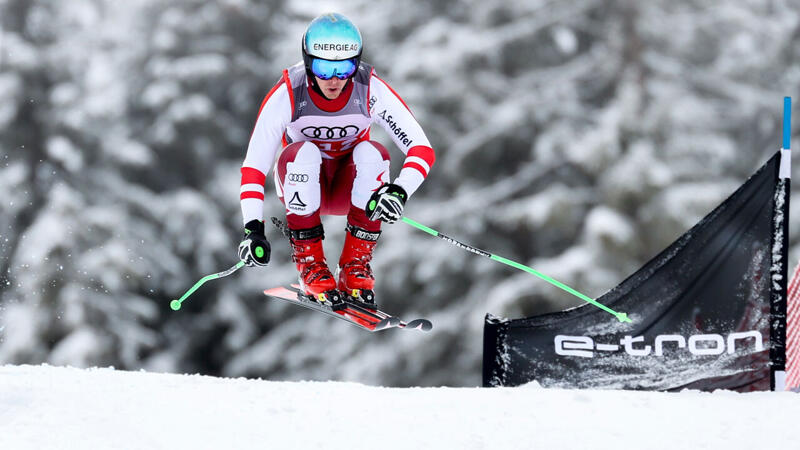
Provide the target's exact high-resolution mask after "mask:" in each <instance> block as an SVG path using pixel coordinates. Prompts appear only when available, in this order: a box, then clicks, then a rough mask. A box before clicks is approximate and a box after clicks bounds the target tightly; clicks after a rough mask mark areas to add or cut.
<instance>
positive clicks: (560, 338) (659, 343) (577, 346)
mask: <svg viewBox="0 0 800 450" xmlns="http://www.w3.org/2000/svg"><path fill="white" fill-rule="evenodd" d="M739 341H744V342H739ZM644 342H645V338H644V336H625V337H623V338H621V339H620V340H619V345H616V344H603V343H598V342H595V341H594V339H592V338H591V337H589V336H568V335H563V334H559V335H556V337H555V339H554V340H553V344H554V346H555V351H556V354H557V355H561V356H578V357H580V358H593V357H594V356H595V355H596V352H606V353H608V352H618V351H620V347H621V348H622V349H623V350H625V353H627V354H628V355H630V356H637V357H642V356H649V355H650V354H651V353H653V352H652V350H653V347H652V346H650V345H647V344H644ZM665 342H667V343H673V342H674V343H676V344H677V345H676V346H675V347H676V349H686V350H687V351H688V352H689V353H691V354H692V355H695V356H709V355H721V354H722V353H724V352H726V351H727V353H728V354H729V355H732V354H734V353H736V350H737V343H738V345H739V347H740V348H741V347H744V346H747V345H748V344H749V343H753V344H755V351H757V352H759V351H762V350H764V342H763V336H762V335H761V332H759V331H756V330H751V331H742V332H736V333H731V334H729V335H728V336H727V338H726V337H724V336H722V335H720V334H695V335H692V336H689V339H688V345H687V339H686V338H685V337H684V336H681V335H677V334H660V335H657V336H656V338H655V352H654V355H655V356H664V343H665ZM634 344H637V345H634ZM642 344H644V345H642Z"/></svg>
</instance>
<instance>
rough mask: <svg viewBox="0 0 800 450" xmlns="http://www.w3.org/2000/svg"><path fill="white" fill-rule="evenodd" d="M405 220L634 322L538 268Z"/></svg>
mask: <svg viewBox="0 0 800 450" xmlns="http://www.w3.org/2000/svg"><path fill="white" fill-rule="evenodd" d="M403 222H405V223H407V224H409V225H411V226H412V227H415V228H418V229H420V230H422V231H424V232H426V233H428V234H430V235H432V236H436V237H438V238H441V239H444V240H445V241H447V242H449V243H451V244H453V245H455V246H456V247H460V248H462V249H464V250H466V251H468V252H472V253H475V254H476V255H481V256H485V257H487V258H490V259H492V260H494V261H497V262H500V263H503V264H505V265H507V266H511V267H513V268H515V269H519V270H522V271H523V272H528V273H530V274H533V275H536V276H537V277H539V278H541V279H542V280H544V281H547V282H548V283H550V284H552V285H553V286H555V287H557V288H559V289H562V290H564V291H567V292H569V293H570V294H572V295H574V296H575V297H578V298H579V299H581V300H584V301H586V302H587V303H591V304H592V305H594V306H596V307H598V308H600V309H602V310H603V311H605V312H607V313H609V314H611V315H613V316H614V317H616V318H617V320H619V321H620V322H632V321H631V319H630V318H628V315H627V314H625V313H624V312H616V311H614V310H613V309H611V308H609V307H608V306H606V305H603V304H601V303H598V302H597V301H595V300H594V299H592V298H590V297H588V296H586V295H584V294H581V293H580V292H578V291H576V290H575V289H572V288H571V287H569V286H567V285H566V284H564V283H562V282H560V281H558V280H555V279H553V278H550V277H548V276H547V275H545V274H543V273H541V272H539V271H538V270H536V269H534V268H532V267H528V266H526V265H523V264H520V263H518V262H516V261H512V260H510V259H507V258H503V257H502V256H497V255H493V254H491V253H489V252H486V251H483V250H481V249H479V248H475V247H473V246H471V245H467V244H464V243H463V242H459V241H457V240H455V239H453V238H451V237H450V236H447V235H445V234H442V233H439V232H438V231H436V230H434V229H433V228H430V227H426V226H425V225H423V224H421V223H419V222H416V221H414V220H411V219H409V218H408V217H403Z"/></svg>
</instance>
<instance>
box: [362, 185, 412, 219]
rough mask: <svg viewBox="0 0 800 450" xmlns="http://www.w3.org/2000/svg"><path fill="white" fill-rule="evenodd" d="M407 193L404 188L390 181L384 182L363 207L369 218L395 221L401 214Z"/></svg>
mask: <svg viewBox="0 0 800 450" xmlns="http://www.w3.org/2000/svg"><path fill="white" fill-rule="evenodd" d="M407 198H408V195H407V194H406V191H405V189H403V188H401V187H400V186H398V185H396V184H392V183H387V184H384V185H383V186H381V187H379V188H378V190H377V191H375V192H374V193H373V194H372V197H370V198H369V201H368V202H367V207H366V209H365V211H366V213H367V217H369V220H382V221H384V222H386V223H395V222H397V221H398V220H400V217H402V216H403V206H404V205H405V204H406V199H407Z"/></svg>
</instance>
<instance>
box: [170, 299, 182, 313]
mask: <svg viewBox="0 0 800 450" xmlns="http://www.w3.org/2000/svg"><path fill="white" fill-rule="evenodd" d="M169 307H170V308H172V310H173V311H177V310H179V309H181V302H180V300H173V301H171V302H169Z"/></svg>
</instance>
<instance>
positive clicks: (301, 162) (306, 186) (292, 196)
mask: <svg viewBox="0 0 800 450" xmlns="http://www.w3.org/2000/svg"><path fill="white" fill-rule="evenodd" d="M321 165H322V154H321V153H320V150H319V148H318V147H317V146H316V145H314V144H313V143H312V142H307V141H306V142H295V143H293V144H290V145H288V146H287V147H286V148H285V149H284V150H283V152H282V153H281V156H280V157H279V158H278V167H277V169H278V170H277V171H276V174H277V179H276V181H277V182H278V183H279V184H280V186H279V187H278V189H279V191H280V193H282V194H283V195H282V198H283V202H284V205H286V209H287V210H288V214H297V215H299V216H307V215H310V214H313V213H315V212H317V211H318V210H319V207H320V202H321V195H320V184H319V174H320V166H321Z"/></svg>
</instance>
